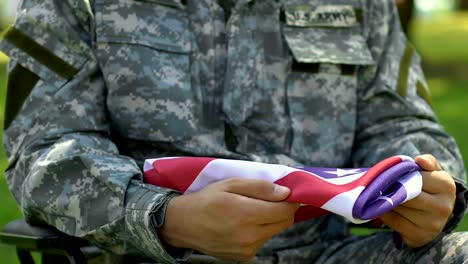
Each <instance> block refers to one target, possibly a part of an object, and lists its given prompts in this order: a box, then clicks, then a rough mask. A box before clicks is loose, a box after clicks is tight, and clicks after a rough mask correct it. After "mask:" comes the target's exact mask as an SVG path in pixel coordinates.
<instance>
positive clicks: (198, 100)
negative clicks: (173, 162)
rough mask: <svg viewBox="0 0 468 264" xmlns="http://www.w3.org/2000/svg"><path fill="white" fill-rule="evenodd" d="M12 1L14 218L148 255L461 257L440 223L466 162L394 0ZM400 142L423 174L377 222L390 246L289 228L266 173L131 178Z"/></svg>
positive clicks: (326, 230)
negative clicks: (195, 188)
mask: <svg viewBox="0 0 468 264" xmlns="http://www.w3.org/2000/svg"><path fill="white" fill-rule="evenodd" d="M21 10H22V11H21V13H20V14H19V17H18V18H17V20H16V22H15V24H14V26H13V27H12V28H11V29H10V30H9V31H8V33H7V34H6V36H5V41H4V42H3V43H2V46H1V50H3V51H4V52H5V53H7V54H8V55H9V56H10V58H11V61H10V64H9V84H8V93H9V98H10V95H12V94H13V93H14V94H13V95H14V96H11V98H17V99H18V98H19V100H17V102H21V103H18V104H10V106H9V107H8V109H7V116H11V117H13V116H15V118H8V119H7V120H6V126H5V127H6V131H5V140H4V143H5V146H6V150H7V152H8V156H9V164H10V165H9V167H8V169H7V172H6V177H7V180H8V183H9V186H10V188H11V191H12V192H13V194H14V196H15V198H16V200H17V202H18V203H19V205H20V206H21V208H22V210H23V213H24V216H25V218H26V219H27V221H28V222H30V223H46V224H49V225H53V226H55V227H56V228H58V229H59V230H61V231H62V232H65V233H67V234H70V235H72V236H77V237H82V238H85V239H88V240H89V241H91V242H92V243H94V244H95V245H97V246H99V247H101V248H103V249H105V250H107V251H108V252H112V253H113V254H116V255H122V254H133V255H141V256H146V257H149V258H151V259H153V260H154V261H156V262H159V263H175V262H177V261H183V260H185V261H187V262H189V263H226V262H229V261H234V262H235V261H247V260H249V261H252V262H253V263H314V262H315V263H342V262H347V263H362V262H368V263H375V262H377V263H378V262H382V263H406V262H408V263H411V262H414V263H428V262H430V261H435V262H438V263H442V262H443V263H462V262H463V261H464V260H465V259H467V256H468V254H467V248H466V243H467V240H468V235H467V234H466V233H451V231H452V230H453V229H454V228H455V227H456V226H457V225H458V223H459V222H460V220H461V219H462V217H463V215H464V213H465V210H466V207H467V206H466V201H467V192H466V190H467V188H466V185H465V177H466V176H465V169H464V167H463V162H462V159H461V157H460V154H459V151H458V149H457V146H456V144H455V142H454V140H453V139H452V138H451V137H449V136H448V135H447V134H446V133H445V132H444V130H443V128H442V127H441V126H440V125H439V124H438V123H437V120H436V117H435V115H434V113H433V111H432V109H431V106H430V103H429V96H428V88H427V84H426V81H425V79H424V76H423V73H422V71H421V67H420V58H419V56H418V54H417V53H416V52H415V51H414V49H413V48H412V46H411V45H410V44H409V43H408V41H407V39H406V37H405V35H404V34H403V33H402V31H401V28H400V24H399V22H398V15H397V12H396V8H395V6H394V2H393V0H387V1H370V0H369V1H357V0H356V1H346V2H343V1H328V0H326V1H325V0H320V1H296V0H295V1H291V0H288V1H286V0H285V1H282V0H277V1H267V0H258V1H253V0H238V1H215V0H198V1H182V0H141V1H136V0H135V1H133V0H116V1H109V0H94V1H88V0H78V1H71V0H64V1H53V0H24V1H23V3H22V7H21ZM20 91H22V92H20ZM23 98H25V101H24V103H22V101H23V100H22V99H23ZM8 100H9V102H10V101H13V99H11V100H10V99H8ZM424 153H430V154H432V155H422V154H424ZM398 154H404V155H408V156H412V157H417V158H416V162H417V163H418V164H419V165H420V166H421V167H422V168H423V170H424V172H423V173H422V174H423V182H424V183H423V193H422V194H421V195H420V196H418V197H417V198H415V199H414V200H411V201H409V202H407V203H405V204H403V205H401V206H399V207H397V208H396V209H395V210H394V211H392V212H390V213H388V214H386V215H384V216H382V217H381V219H382V221H383V223H384V224H385V225H386V226H388V227H390V228H391V229H393V230H395V231H396V232H398V233H399V234H400V236H401V238H402V241H403V245H401V246H402V247H399V248H400V249H399V248H398V247H395V245H394V243H393V241H392V235H391V233H390V232H379V233H375V234H372V235H369V236H359V237H356V236H351V235H350V234H349V228H348V223H347V222H346V221H345V220H343V218H340V217H338V216H335V215H328V216H325V217H319V218H316V219H312V220H308V221H305V222H302V223H299V224H295V225H291V223H292V220H293V217H294V212H295V210H296V209H297V208H298V205H295V204H289V203H286V202H282V201H283V200H284V199H285V198H286V197H287V195H288V193H289V190H288V189H284V188H280V187H278V186H275V185H274V184H272V183H268V182H263V181H254V180H246V179H235V180H227V181H222V182H219V183H217V184H213V185H211V186H209V187H207V188H205V189H203V190H202V191H200V192H196V193H193V194H190V195H182V196H181V195H179V194H178V193H176V192H175V191H173V190H170V189H165V188H160V187H156V186H152V185H148V184H146V183H144V182H142V164H143V160H144V159H145V158H156V157H166V156H181V155H185V156H213V157H224V158H234V159H248V160H254V161H259V162H267V163H280V164H285V165H290V166H299V165H308V166H320V167H338V168H339V167H350V166H355V167H368V166H371V165H373V164H375V163H376V162H377V161H379V160H382V159H383V158H386V157H388V156H392V155H398ZM202 253H203V254H202ZM109 254H110V253H109ZM214 257H216V258H214ZM221 259H224V260H225V261H226V262H223V260H221ZM114 261H115V259H114Z"/></svg>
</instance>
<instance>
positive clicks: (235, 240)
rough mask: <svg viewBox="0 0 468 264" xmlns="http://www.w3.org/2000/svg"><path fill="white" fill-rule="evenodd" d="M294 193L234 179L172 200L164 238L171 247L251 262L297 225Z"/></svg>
mask: <svg viewBox="0 0 468 264" xmlns="http://www.w3.org/2000/svg"><path fill="white" fill-rule="evenodd" d="M289 192H290V190H289V189H288V188H286V187H282V186H279V185H276V184H273V183H271V182H267V181H261V180H251V179H241V178H233V179H228V180H224V181H220V182H217V183H214V184H211V185H209V186H207V187H205V188H204V189H202V190H201V191H199V192H196V193H192V194H188V195H181V196H178V197H175V198H173V199H172V200H171V201H170V202H169V204H168V208H167V211H166V218H165V223H164V225H163V226H162V228H161V229H159V234H160V236H161V237H162V238H163V239H164V240H165V242H166V243H168V244H169V245H171V246H174V247H177V248H191V249H195V250H198V251H200V252H203V253H205V254H207V255H210V256H214V257H218V258H222V259H230V260H241V261H247V260H250V259H251V258H253V257H254V256H255V254H256V253H257V251H258V250H259V249H260V248H261V247H262V246H263V244H264V243H265V242H266V241H267V240H269V239H270V238H271V237H272V236H274V235H275V234H277V233H279V232H281V231H283V230H284V229H286V228H287V227H289V226H290V225H291V224H292V223H293V221H294V214H295V212H296V210H297V208H299V205H298V204H292V203H287V202H282V201H283V200H284V199H286V198H287V197H288V195H289Z"/></svg>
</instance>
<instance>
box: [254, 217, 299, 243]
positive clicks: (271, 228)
mask: <svg viewBox="0 0 468 264" xmlns="http://www.w3.org/2000/svg"><path fill="white" fill-rule="evenodd" d="M293 224H294V218H293V217H291V218H288V219H286V220H284V221H281V222H276V223H272V224H264V225H261V227H260V229H259V236H260V237H262V238H264V239H269V238H271V237H273V236H274V235H276V234H278V233H280V232H282V231H284V230H285V229H287V228H288V227H290V226H291V225H293Z"/></svg>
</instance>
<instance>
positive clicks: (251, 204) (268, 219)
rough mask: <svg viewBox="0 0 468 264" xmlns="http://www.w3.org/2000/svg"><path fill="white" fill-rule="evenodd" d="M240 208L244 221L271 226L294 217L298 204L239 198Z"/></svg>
mask: <svg viewBox="0 0 468 264" xmlns="http://www.w3.org/2000/svg"><path fill="white" fill-rule="evenodd" d="M239 199H241V200H243V201H242V203H243V204H242V205H241V206H240V208H241V209H240V210H241V214H242V215H243V218H244V221H246V222H251V223H256V224H273V223H279V222H283V221H287V220H288V219H290V218H291V217H294V214H295V212H296V210H297V209H298V208H299V205H298V204H294V203H288V202H268V201H263V200H258V199H252V198H249V197H244V196H241V197H240V198H239Z"/></svg>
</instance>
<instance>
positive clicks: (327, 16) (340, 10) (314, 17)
mask: <svg viewBox="0 0 468 264" xmlns="http://www.w3.org/2000/svg"><path fill="white" fill-rule="evenodd" d="M284 17H285V22H286V24H287V25H288V26H294V27H352V26H355V25H357V24H358V22H359V19H358V15H357V14H356V11H355V9H354V7H353V6H350V5H323V6H316V7H314V6H308V5H300V6H292V7H286V8H285V9H284Z"/></svg>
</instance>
